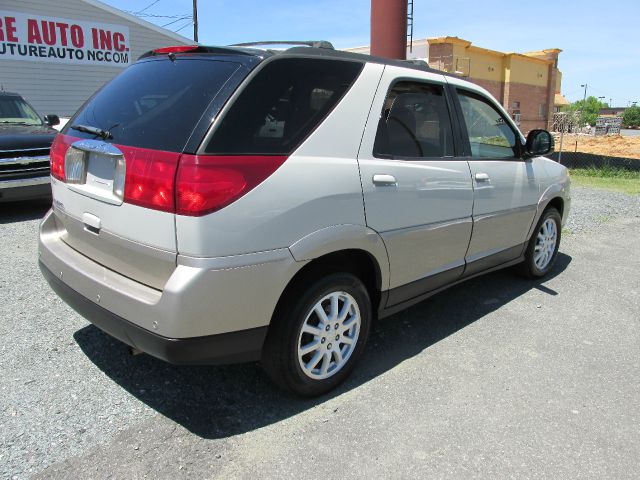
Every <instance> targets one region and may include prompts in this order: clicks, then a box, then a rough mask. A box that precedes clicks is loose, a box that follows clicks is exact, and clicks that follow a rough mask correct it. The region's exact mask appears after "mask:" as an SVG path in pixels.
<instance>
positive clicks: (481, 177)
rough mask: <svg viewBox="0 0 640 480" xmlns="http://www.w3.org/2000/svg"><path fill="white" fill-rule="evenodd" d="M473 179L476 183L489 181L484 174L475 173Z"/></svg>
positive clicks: (487, 176)
mask: <svg viewBox="0 0 640 480" xmlns="http://www.w3.org/2000/svg"><path fill="white" fill-rule="evenodd" d="M475 178H476V182H488V181H489V180H491V179H490V178H489V175H487V174H486V173H476V175H475Z"/></svg>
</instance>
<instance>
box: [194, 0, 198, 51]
mask: <svg viewBox="0 0 640 480" xmlns="http://www.w3.org/2000/svg"><path fill="white" fill-rule="evenodd" d="M193 41H194V42H197V41H198V0H193Z"/></svg>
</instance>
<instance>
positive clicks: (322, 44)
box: [229, 40, 335, 50]
mask: <svg viewBox="0 0 640 480" xmlns="http://www.w3.org/2000/svg"><path fill="white" fill-rule="evenodd" d="M258 45H306V46H308V47H313V48H326V49H329V50H335V48H334V47H333V44H332V43H331V42H327V41H326V40H306V41H300V40H266V41H264V42H247V43H234V44H233V45H229V46H230V47H256V46H258Z"/></svg>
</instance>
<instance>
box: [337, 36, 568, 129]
mask: <svg viewBox="0 0 640 480" xmlns="http://www.w3.org/2000/svg"><path fill="white" fill-rule="evenodd" d="M348 50H349V51H352V52H358V53H369V47H356V48H350V49H348ZM560 52H561V50H560V49H557V48H553V49H547V50H541V51H537V52H527V53H503V52H498V51H495V50H488V49H486V48H481V47H477V46H475V45H472V43H471V42H469V41H467V40H463V39H461V38H458V37H439V38H429V39H421V40H414V42H413V46H412V51H411V52H410V51H409V48H407V58H415V59H421V60H425V61H426V62H428V63H429V65H430V66H431V67H432V68H436V69H438V70H442V71H445V72H451V73H457V74H458V75H460V76H462V77H464V78H465V79H467V80H469V81H472V82H474V83H477V84H478V85H480V86H482V87H484V88H486V89H487V90H488V91H489V92H491V94H492V95H493V96H494V97H496V99H497V100H498V101H499V102H500V103H502V105H503V106H504V108H505V109H506V110H507V111H508V112H509V114H510V115H511V116H512V118H513V119H514V120H515V121H516V123H518V125H519V126H520V129H521V130H522V131H523V132H525V133H526V132H527V131H529V130H532V129H534V128H545V129H549V128H550V126H551V122H552V120H553V114H554V112H556V111H557V110H558V109H559V107H560V106H562V105H566V104H568V103H569V102H568V101H567V100H566V99H564V97H563V96H562V95H561V94H560V86H561V83H562V73H561V72H560V70H558V55H559V54H560Z"/></svg>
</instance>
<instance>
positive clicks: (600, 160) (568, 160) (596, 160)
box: [549, 152, 640, 172]
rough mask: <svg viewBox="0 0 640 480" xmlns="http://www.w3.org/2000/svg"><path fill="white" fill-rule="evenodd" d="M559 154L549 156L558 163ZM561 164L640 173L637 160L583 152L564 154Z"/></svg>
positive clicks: (569, 166)
mask: <svg viewBox="0 0 640 480" xmlns="http://www.w3.org/2000/svg"><path fill="white" fill-rule="evenodd" d="M559 156H560V154H559V152H553V153H552V154H550V155H549V158H552V159H553V160H555V161H556V162H557V161H558V157H559ZM560 163H561V164H562V165H564V166H565V167H568V168H605V167H607V168H622V169H625V170H632V171H635V172H638V171H640V160H638V159H636V158H624V157H608V156H605V155H594V154H592V153H582V152H562V158H561V159H560Z"/></svg>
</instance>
